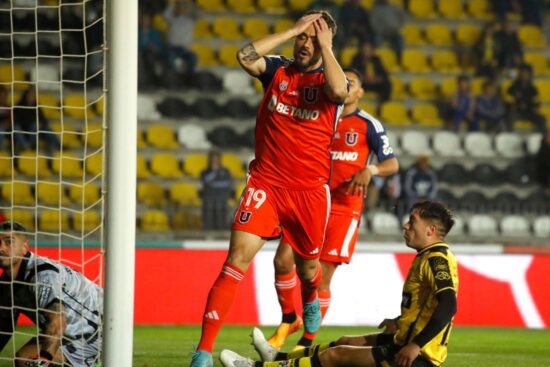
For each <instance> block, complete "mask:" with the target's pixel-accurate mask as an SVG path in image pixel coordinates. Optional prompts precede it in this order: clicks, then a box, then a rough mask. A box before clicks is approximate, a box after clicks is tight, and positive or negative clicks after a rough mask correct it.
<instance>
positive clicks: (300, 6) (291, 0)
mask: <svg viewBox="0 0 550 367" xmlns="http://www.w3.org/2000/svg"><path fill="white" fill-rule="evenodd" d="M311 3H313V0H288V6H289V8H290V10H292V11H295V12H301V13H303V12H305V11H306V10H308V9H309V7H310V5H311Z"/></svg>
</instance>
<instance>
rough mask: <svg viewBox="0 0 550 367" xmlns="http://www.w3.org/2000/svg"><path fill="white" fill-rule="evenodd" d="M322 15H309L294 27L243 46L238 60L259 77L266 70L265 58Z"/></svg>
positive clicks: (243, 66) (246, 69)
mask: <svg viewBox="0 0 550 367" xmlns="http://www.w3.org/2000/svg"><path fill="white" fill-rule="evenodd" d="M319 17H321V14H309V15H305V16H303V17H301V18H300V19H298V21H297V22H296V24H295V25H294V27H292V28H290V29H288V30H286V31H282V32H279V33H274V34H270V35H268V36H265V37H263V38H260V39H258V40H256V41H253V42H251V43H249V44H247V45H245V46H243V47H242V48H241V49H240V50H239V51H238V52H237V60H238V61H239V64H241V67H242V68H243V69H244V71H246V72H247V73H248V74H250V75H252V76H254V77H257V76H259V75H260V74H262V73H263V72H264V71H265V70H266V62H265V59H264V58H263V56H265V55H267V54H268V53H269V52H270V51H271V50H273V49H274V48H276V47H277V46H279V45H282V44H283V43H285V42H286V41H288V40H290V39H291V38H293V37H296V36H297V35H299V34H300V33H302V32H304V31H305V30H306V29H307V28H308V27H309V26H310V25H311V23H313V22H314V21H315V20H316V19H318V18H319Z"/></svg>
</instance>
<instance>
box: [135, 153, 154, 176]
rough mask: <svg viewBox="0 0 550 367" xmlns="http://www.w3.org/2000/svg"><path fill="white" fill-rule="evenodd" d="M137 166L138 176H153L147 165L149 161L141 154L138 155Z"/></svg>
mask: <svg viewBox="0 0 550 367" xmlns="http://www.w3.org/2000/svg"><path fill="white" fill-rule="evenodd" d="M136 166H137V167H136V168H137V177H138V178H147V177H149V176H151V172H150V171H149V168H148V166H147V161H146V160H145V158H143V156H142V155H140V154H138V155H137V159H136Z"/></svg>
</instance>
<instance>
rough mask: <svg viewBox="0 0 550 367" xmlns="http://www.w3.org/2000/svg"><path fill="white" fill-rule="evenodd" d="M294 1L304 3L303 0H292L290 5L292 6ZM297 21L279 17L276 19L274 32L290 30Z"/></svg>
mask: <svg viewBox="0 0 550 367" xmlns="http://www.w3.org/2000/svg"><path fill="white" fill-rule="evenodd" d="M293 2H297V3H300V4H303V3H304V1H302V0H290V3H291V4H290V6H291V7H292V3H293ZM295 23H296V22H295V21H294V20H292V19H290V18H278V19H277V20H275V23H273V32H274V33H279V32H283V31H287V30H289V29H290V28H292V27H293V26H294V24H295Z"/></svg>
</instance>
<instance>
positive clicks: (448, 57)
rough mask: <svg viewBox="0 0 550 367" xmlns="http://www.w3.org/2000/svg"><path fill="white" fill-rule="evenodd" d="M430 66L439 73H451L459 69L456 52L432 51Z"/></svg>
mask: <svg viewBox="0 0 550 367" xmlns="http://www.w3.org/2000/svg"><path fill="white" fill-rule="evenodd" d="M432 67H433V69H434V70H435V71H439V72H440V73H453V72H458V71H460V67H459V66H458V59H457V57H456V53H454V52H453V51H450V50H437V51H435V52H433V53H432Z"/></svg>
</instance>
